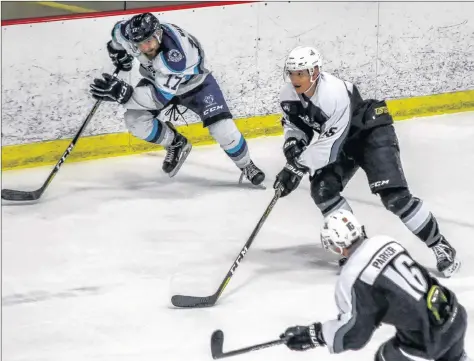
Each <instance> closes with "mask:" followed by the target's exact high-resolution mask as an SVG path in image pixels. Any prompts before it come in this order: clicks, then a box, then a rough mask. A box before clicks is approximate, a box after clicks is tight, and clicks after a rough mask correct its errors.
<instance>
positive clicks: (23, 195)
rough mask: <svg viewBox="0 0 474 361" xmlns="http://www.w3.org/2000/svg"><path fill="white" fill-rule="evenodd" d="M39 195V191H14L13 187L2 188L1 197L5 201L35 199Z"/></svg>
mask: <svg viewBox="0 0 474 361" xmlns="http://www.w3.org/2000/svg"><path fill="white" fill-rule="evenodd" d="M40 196H41V192H37V191H33V192H27V191H16V190H13V189H2V199H5V200H7V201H35V200H37V199H38V198H39V197H40Z"/></svg>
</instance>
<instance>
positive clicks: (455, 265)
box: [431, 237, 461, 278]
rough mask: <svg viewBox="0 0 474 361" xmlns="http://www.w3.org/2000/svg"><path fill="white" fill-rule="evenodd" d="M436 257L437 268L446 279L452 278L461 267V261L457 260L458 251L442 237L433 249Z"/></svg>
mask: <svg viewBox="0 0 474 361" xmlns="http://www.w3.org/2000/svg"><path fill="white" fill-rule="evenodd" d="M431 249H432V250H433V252H434V254H435V256H436V268H437V269H438V271H439V272H441V273H442V274H443V275H444V277H447V278H449V277H451V276H452V275H453V274H455V273H456V272H457V271H458V270H459V267H460V266H461V261H459V260H458V259H456V250H455V249H454V248H453V247H452V246H451V245H450V244H449V243H448V241H446V239H445V238H444V237H442V238H441V239H440V240H439V241H438V242H437V243H436V244H435V245H434V246H432V247H431Z"/></svg>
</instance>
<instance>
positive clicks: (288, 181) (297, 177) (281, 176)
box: [273, 163, 308, 197]
mask: <svg viewBox="0 0 474 361" xmlns="http://www.w3.org/2000/svg"><path fill="white" fill-rule="evenodd" d="M307 171H308V168H306V167H300V166H297V165H295V164H294V163H286V165H285V167H284V168H283V169H282V170H281V171H280V173H278V174H277V176H276V179H275V183H274V184H273V189H281V197H285V196H287V195H288V194H290V193H291V192H293V191H294V190H295V189H296V188H297V187H298V186H299V184H300V182H301V179H302V178H303V176H304V175H305V173H306V172H307Z"/></svg>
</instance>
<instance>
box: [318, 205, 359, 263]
mask: <svg viewBox="0 0 474 361" xmlns="http://www.w3.org/2000/svg"><path fill="white" fill-rule="evenodd" d="M365 237H366V236H365V230H364V226H362V225H361V224H360V223H359V221H358V220H357V218H356V217H355V216H354V214H352V212H350V211H348V210H345V209H338V210H337V211H334V212H332V213H331V214H329V215H328V216H327V217H326V218H325V219H324V223H323V226H322V227H321V244H322V245H323V247H324V248H325V249H326V250H329V251H331V252H333V253H336V254H342V249H343V248H348V247H350V246H351V245H352V244H353V243H354V242H355V241H357V240H359V239H361V238H365Z"/></svg>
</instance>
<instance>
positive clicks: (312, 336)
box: [280, 322, 326, 351]
mask: <svg viewBox="0 0 474 361" xmlns="http://www.w3.org/2000/svg"><path fill="white" fill-rule="evenodd" d="M280 338H282V339H286V346H287V347H288V348H289V349H290V350H293V351H306V350H309V349H311V348H315V347H320V346H325V345H326V342H325V341H324V337H323V331H322V325H321V323H320V322H318V323H313V324H311V325H309V326H294V327H289V328H287V329H286V331H285V333H284V334H282V335H280Z"/></svg>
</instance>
